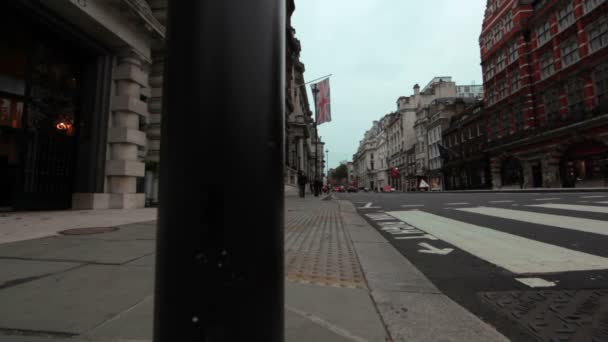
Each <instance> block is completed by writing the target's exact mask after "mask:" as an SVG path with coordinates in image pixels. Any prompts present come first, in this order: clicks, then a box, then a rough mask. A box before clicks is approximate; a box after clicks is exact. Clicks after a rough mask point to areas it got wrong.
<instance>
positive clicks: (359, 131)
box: [292, 0, 486, 167]
mask: <svg viewBox="0 0 608 342" xmlns="http://www.w3.org/2000/svg"><path fill="white" fill-rule="evenodd" d="M485 4H486V1H485V0H424V1H420V0H417V1H416V0H356V1H352V0H296V11H295V12H294V15H293V17H292V25H293V26H294V28H295V29H296V37H297V38H298V39H300V41H301V43H302V53H301V56H300V57H301V60H302V62H303V63H304V64H305V65H306V73H305V74H304V78H305V79H306V80H307V81H309V80H313V79H315V78H317V77H320V76H324V75H327V74H333V76H332V77H331V81H330V83H331V101H332V120H333V121H332V122H329V123H325V124H323V125H320V126H319V127H320V128H319V135H321V136H322V139H323V140H324V141H325V142H326V148H327V149H329V165H330V167H335V166H336V165H337V163H338V162H340V161H341V160H349V161H350V160H351V159H352V155H353V153H355V152H356V150H357V147H358V145H359V140H361V139H362V138H363V134H364V133H365V131H366V130H367V129H369V128H370V126H371V123H372V121H374V120H377V119H379V118H380V117H382V116H383V115H384V114H388V113H390V112H391V111H394V110H395V109H396V101H397V98H398V97H399V96H409V95H411V93H412V91H413V90H412V87H413V86H414V84H416V83H419V84H420V86H421V87H424V86H425V85H426V84H427V83H428V82H429V81H430V80H431V79H432V78H433V77H434V76H452V77H453V78H454V81H456V82H457V84H471V83H472V82H474V83H475V84H481V83H482V75H481V67H480V65H479V63H480V56H479V43H478V39H479V34H480V32H481V24H482V20H483V12H484V10H485ZM308 91H309V98H310V99H311V101H310V102H311V104H312V95H311V94H310V89H308ZM311 109H313V108H311ZM313 110H314V109H313Z"/></svg>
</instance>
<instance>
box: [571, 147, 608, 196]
mask: <svg viewBox="0 0 608 342" xmlns="http://www.w3.org/2000/svg"><path fill="white" fill-rule="evenodd" d="M561 176H562V177H561V178H562V182H563V186H564V187H569V188H573V187H577V188H581V187H607V186H608V145H606V144H604V143H602V142H583V143H579V144H576V145H573V146H571V147H570V148H569V149H568V150H566V152H565V154H564V156H563V158H562V163H561Z"/></svg>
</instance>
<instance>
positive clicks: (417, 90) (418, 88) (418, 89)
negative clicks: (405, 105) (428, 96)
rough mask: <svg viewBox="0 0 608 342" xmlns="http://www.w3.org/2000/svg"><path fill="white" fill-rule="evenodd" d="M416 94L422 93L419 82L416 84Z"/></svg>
mask: <svg viewBox="0 0 608 342" xmlns="http://www.w3.org/2000/svg"><path fill="white" fill-rule="evenodd" d="M414 95H420V86H419V85H418V83H416V85H415V86H414Z"/></svg>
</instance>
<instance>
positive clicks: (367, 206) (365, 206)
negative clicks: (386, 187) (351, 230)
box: [357, 202, 380, 209]
mask: <svg viewBox="0 0 608 342" xmlns="http://www.w3.org/2000/svg"><path fill="white" fill-rule="evenodd" d="M372 204H373V203H372V202H367V204H366V205H364V206H362V207H359V208H357V209H379V208H380V207H372Z"/></svg>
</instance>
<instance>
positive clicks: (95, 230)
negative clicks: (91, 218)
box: [59, 227, 118, 235]
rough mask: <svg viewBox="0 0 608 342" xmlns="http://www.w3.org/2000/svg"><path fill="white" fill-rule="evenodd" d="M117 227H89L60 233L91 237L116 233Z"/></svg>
mask: <svg viewBox="0 0 608 342" xmlns="http://www.w3.org/2000/svg"><path fill="white" fill-rule="evenodd" d="M117 230H118V227H89V228H74V229H68V230H63V231H60V232H59V234H62V235H93V234H103V233H109V232H114V231H117Z"/></svg>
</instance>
